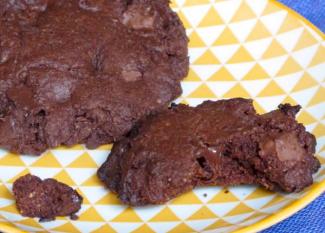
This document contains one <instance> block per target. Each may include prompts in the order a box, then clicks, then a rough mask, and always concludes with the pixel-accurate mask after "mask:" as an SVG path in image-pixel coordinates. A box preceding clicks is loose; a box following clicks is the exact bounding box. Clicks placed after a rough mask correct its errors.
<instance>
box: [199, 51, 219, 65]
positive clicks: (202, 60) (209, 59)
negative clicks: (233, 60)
mask: <svg viewBox="0 0 325 233" xmlns="http://www.w3.org/2000/svg"><path fill="white" fill-rule="evenodd" d="M219 63H220V62H219V61H218V59H217V58H216V57H215V56H214V54H213V53H212V52H211V51H210V50H207V51H206V52H205V53H204V54H203V55H202V56H201V57H199V58H198V59H197V60H196V61H195V62H194V65H215V64H219Z"/></svg>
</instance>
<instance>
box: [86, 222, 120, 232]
mask: <svg viewBox="0 0 325 233" xmlns="http://www.w3.org/2000/svg"><path fill="white" fill-rule="evenodd" d="M92 233H117V232H116V231H115V230H114V229H113V228H112V227H110V226H109V225H108V224H105V225H103V226H101V227H100V228H98V229H97V230H94V231H92Z"/></svg>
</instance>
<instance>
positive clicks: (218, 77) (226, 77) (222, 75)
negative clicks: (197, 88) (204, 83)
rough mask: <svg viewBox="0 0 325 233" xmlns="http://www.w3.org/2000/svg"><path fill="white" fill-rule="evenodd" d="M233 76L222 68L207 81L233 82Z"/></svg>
mask: <svg viewBox="0 0 325 233" xmlns="http://www.w3.org/2000/svg"><path fill="white" fill-rule="evenodd" d="M234 80H236V79H235V78H234V76H232V74H231V73H230V72H229V71H228V70H227V69H226V68H225V67H224V66H223V67H221V68H220V69H219V70H218V71H217V72H216V73H215V74H213V75H212V76H211V77H210V78H209V79H208V81H234Z"/></svg>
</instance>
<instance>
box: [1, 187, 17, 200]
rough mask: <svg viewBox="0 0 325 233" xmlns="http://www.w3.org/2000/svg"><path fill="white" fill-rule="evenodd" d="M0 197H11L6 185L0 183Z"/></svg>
mask: <svg viewBox="0 0 325 233" xmlns="http://www.w3.org/2000/svg"><path fill="white" fill-rule="evenodd" d="M0 198H5V199H13V198H14V197H13V195H12V194H11V192H10V191H9V190H8V188H7V187H6V186H4V185H3V184H2V185H1V184H0Z"/></svg>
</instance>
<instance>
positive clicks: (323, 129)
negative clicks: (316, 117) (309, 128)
mask: <svg viewBox="0 0 325 233" xmlns="http://www.w3.org/2000/svg"><path fill="white" fill-rule="evenodd" d="M313 134H314V135H315V137H316V138H320V137H324V136H325V125H324V124H321V123H319V124H318V125H317V126H316V127H315V129H314V130H313Z"/></svg>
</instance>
